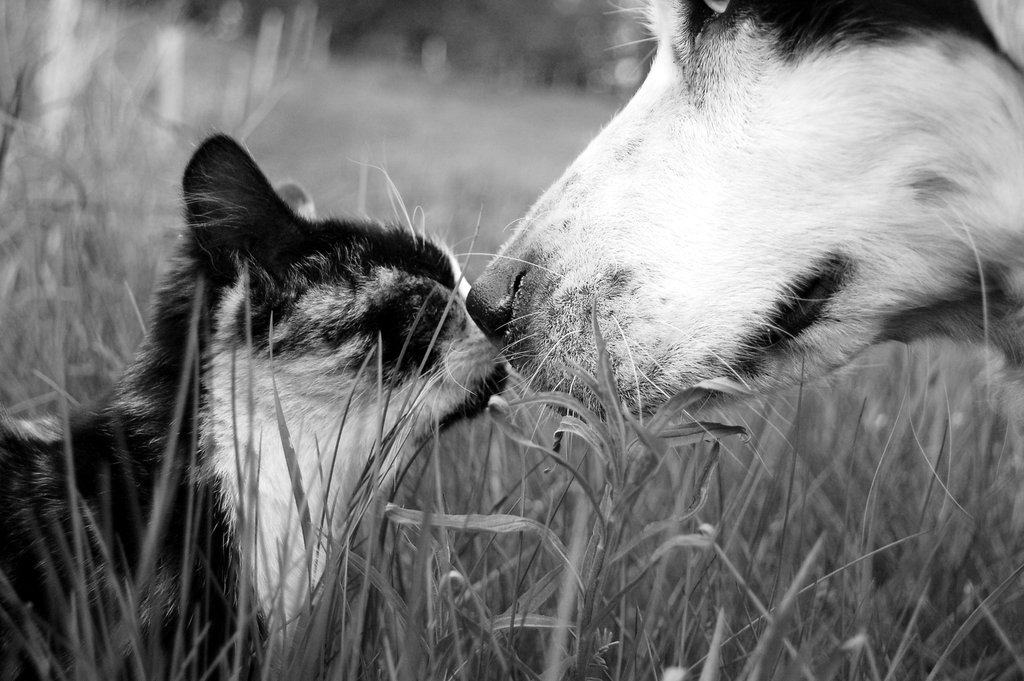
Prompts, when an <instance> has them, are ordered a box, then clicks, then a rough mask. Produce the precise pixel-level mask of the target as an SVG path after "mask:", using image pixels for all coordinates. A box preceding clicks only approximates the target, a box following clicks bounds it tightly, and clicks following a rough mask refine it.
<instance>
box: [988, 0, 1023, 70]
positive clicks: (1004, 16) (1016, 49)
mask: <svg viewBox="0 0 1024 681" xmlns="http://www.w3.org/2000/svg"><path fill="white" fill-rule="evenodd" d="M977 2H978V9H979V10H981V15H982V16H983V17H984V18H985V23H987V24H988V27H989V29H990V30H991V31H992V35H994V36H995V38H996V42H998V43H999V47H1000V48H1002V50H1003V52H1005V53H1006V54H1007V56H1009V57H1010V59H1012V60H1013V61H1014V62H1016V64H1017V66H1019V67H1020V68H1024V2H1021V0H977Z"/></svg>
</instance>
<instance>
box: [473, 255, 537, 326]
mask: <svg viewBox="0 0 1024 681" xmlns="http://www.w3.org/2000/svg"><path fill="white" fill-rule="evenodd" d="M526 272H527V268H526V267H524V266H522V265H518V266H517V267H516V268H515V269H505V268H503V267H501V266H494V267H493V269H492V268H488V269H487V271H486V272H484V274H483V275H482V276H481V277H480V278H479V279H477V280H476V283H475V284H473V288H472V290H470V292H469V295H468V296H467V297H466V310H467V311H468V312H469V316H470V317H472V318H473V321H475V322H476V324H477V326H479V327H480V328H481V330H483V332H484V333H486V334H487V335H488V336H491V337H492V338H496V339H500V338H502V337H503V336H504V335H505V334H506V333H507V332H508V326H509V324H510V323H511V321H512V314H513V307H514V304H515V299H516V296H517V295H518V294H519V292H520V290H522V287H523V281H524V280H525V278H526Z"/></svg>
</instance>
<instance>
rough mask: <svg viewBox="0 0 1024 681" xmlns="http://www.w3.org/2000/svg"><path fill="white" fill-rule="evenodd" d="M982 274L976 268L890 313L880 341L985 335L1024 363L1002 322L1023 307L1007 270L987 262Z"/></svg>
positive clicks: (1011, 360)
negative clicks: (955, 284)
mask: <svg viewBox="0 0 1024 681" xmlns="http://www.w3.org/2000/svg"><path fill="white" fill-rule="evenodd" d="M987 270H988V271H986V273H985V276H984V277H982V276H981V275H980V274H979V273H978V272H977V271H976V270H973V271H971V272H968V273H965V275H964V276H963V277H962V284H961V285H960V286H959V288H957V289H956V290H954V291H948V292H946V293H945V294H943V295H936V296H935V298H934V299H932V300H923V301H920V302H919V303H917V304H915V305H913V306H910V307H906V308H904V309H902V310H900V311H898V312H896V313H894V314H892V315H890V316H889V317H888V318H887V319H886V321H885V323H884V324H883V326H882V329H881V331H880V333H879V336H878V338H877V339H876V340H877V341H878V342H884V341H892V340H894V341H900V342H904V343H908V342H910V341H911V340H913V339H915V338H928V337H933V338H934V337H938V338H952V339H954V340H959V341H964V342H970V341H972V340H974V339H977V338H983V339H986V341H987V343H989V344H990V345H991V346H993V347H996V348H998V349H1000V350H1001V351H1002V352H1004V353H1005V354H1006V358H1007V361H1008V362H1009V363H1010V364H1011V365H1013V366H1024V355H1022V354H1021V352H1020V350H1019V344H1018V343H1016V342H1015V341H1016V339H1015V338H1014V337H1012V336H1007V335H1005V334H1006V325H1004V324H1000V323H999V322H1001V321H1003V320H1006V319H1008V318H1010V317H1012V316H1013V315H1014V314H1016V313H1017V312H1018V311H1019V310H1020V301H1019V300H1017V299H1015V297H1014V296H1013V295H1011V294H1010V293H1008V292H1007V287H1006V286H1005V285H1004V282H1005V281H1006V280H1007V273H1006V272H1003V271H1000V270H999V268H997V267H995V266H988V268H987Z"/></svg>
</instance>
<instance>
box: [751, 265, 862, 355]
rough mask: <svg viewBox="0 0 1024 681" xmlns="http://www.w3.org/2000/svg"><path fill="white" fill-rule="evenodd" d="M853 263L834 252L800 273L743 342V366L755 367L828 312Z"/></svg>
mask: <svg viewBox="0 0 1024 681" xmlns="http://www.w3.org/2000/svg"><path fill="white" fill-rule="evenodd" d="M850 270H851V264H850V262H849V261H848V260H847V259H846V258H844V257H843V256H840V255H832V256H829V257H827V258H825V259H824V260H822V261H821V263H819V265H818V266H817V267H815V268H814V270H812V271H811V272H809V273H807V274H804V275H802V276H800V277H798V278H797V279H796V280H795V281H794V282H793V284H792V285H791V286H790V287H789V293H788V294H787V295H785V296H784V297H783V298H782V299H781V300H780V301H779V302H778V303H776V305H775V309H774V310H773V311H772V312H771V313H770V314H769V315H768V317H767V319H766V320H765V322H764V323H763V324H762V326H761V328H760V329H759V330H758V331H757V332H756V333H754V334H752V335H751V336H750V337H749V338H747V339H746V340H745V341H744V342H743V348H744V351H743V354H744V357H742V358H741V359H740V361H739V364H740V366H742V367H744V369H745V370H747V371H753V370H754V369H756V367H757V365H758V364H759V362H760V360H761V359H762V358H763V357H764V355H765V353H766V352H769V351H771V350H772V349H774V348H776V347H778V346H781V345H784V344H786V343H789V342H790V341H792V340H794V339H795V338H797V337H798V336H799V335H800V334H802V333H803V332H804V331H806V330H807V329H809V328H810V327H812V326H814V325H815V324H817V323H818V322H820V321H821V320H822V319H824V318H825V317H826V316H827V313H828V305H829V302H830V301H831V300H832V297H833V296H834V295H835V294H836V293H838V292H839V290H840V289H842V287H843V285H844V284H845V282H846V281H847V280H848V278H849V276H850Z"/></svg>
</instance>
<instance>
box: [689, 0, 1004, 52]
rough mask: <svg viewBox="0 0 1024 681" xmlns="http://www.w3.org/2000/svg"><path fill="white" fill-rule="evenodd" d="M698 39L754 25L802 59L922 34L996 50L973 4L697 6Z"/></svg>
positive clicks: (739, 0)
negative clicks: (720, 9)
mask: <svg viewBox="0 0 1024 681" xmlns="http://www.w3.org/2000/svg"><path fill="white" fill-rule="evenodd" d="M691 5H692V10H691V11H692V13H693V14H692V15H691V16H692V18H691V20H690V22H688V25H689V26H690V31H691V32H693V33H694V34H697V33H700V32H701V31H704V30H707V29H709V28H711V27H712V26H724V27H728V26H734V25H736V24H737V23H739V22H741V21H747V20H753V21H754V22H756V23H757V24H759V25H761V26H764V27H765V28H767V29H770V30H772V31H774V32H776V33H777V35H778V41H777V44H778V46H779V49H780V51H781V52H782V53H783V54H786V55H788V56H790V57H799V56H801V55H803V54H805V53H807V52H810V51H814V50H816V49H822V48H826V49H827V48H831V47H836V46H838V45H842V44H851V43H853V44H864V43H869V44H870V43H878V42H884V43H888V42H892V41H897V40H901V39H905V38H908V37H911V36H913V35H914V34H919V33H934V32H939V33H955V34H959V35H962V36H965V37H968V38H971V39H973V40H977V41H979V42H981V43H983V44H985V45H987V46H989V47H991V48H992V49H994V50H998V49H999V48H998V46H997V44H996V41H995V38H994V37H993V35H992V32H991V31H990V30H989V29H988V26H986V24H985V22H984V20H983V19H982V16H981V13H980V12H979V11H978V7H977V5H976V4H975V3H974V2H973V0H735V1H734V2H731V3H730V4H729V8H728V9H727V10H726V12H725V13H723V14H721V15H718V14H715V13H714V12H712V11H711V10H710V9H709V8H708V7H707V5H706V4H705V3H704V2H699V1H694V2H691Z"/></svg>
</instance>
